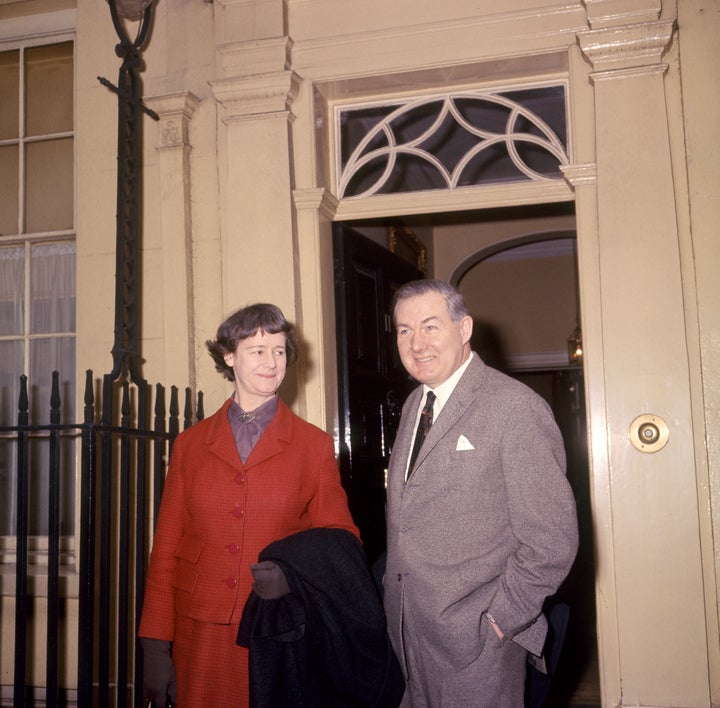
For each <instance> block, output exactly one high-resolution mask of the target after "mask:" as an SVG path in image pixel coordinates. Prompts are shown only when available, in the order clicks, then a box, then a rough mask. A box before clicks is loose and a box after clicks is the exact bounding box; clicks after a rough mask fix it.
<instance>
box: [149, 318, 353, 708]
mask: <svg viewBox="0 0 720 708" xmlns="http://www.w3.org/2000/svg"><path fill="white" fill-rule="evenodd" d="M207 346H208V349H209V351H210V355H211V356H212V358H213V360H214V361H215V364H216V367H217V369H218V371H220V372H221V373H222V374H223V375H224V376H225V377H226V378H228V379H229V380H230V381H233V382H234V383H235V391H234V393H233V395H232V397H231V398H229V399H228V400H227V401H226V402H225V404H224V405H223V406H222V407H221V408H220V410H218V411H217V412H216V413H215V414H214V415H213V416H211V417H210V418H207V419H205V420H203V421H200V422H199V423H197V424H195V425H194V426H192V427H191V428H188V429H187V430H185V431H184V432H183V433H181V434H180V435H179V436H178V438H177V440H176V441H175V444H174V446H173V452H172V457H171V460H170V468H169V471H168V475H167V481H166V484H165V489H164V491H163V496H162V502H161V505H160V513H159V516H158V521H157V528H156V532H155V538H154V542H153V549H152V553H151V556H150V567H149V570H148V577H147V584H146V589H145V600H144V606H143V612H142V618H141V622H140V629H139V632H138V634H139V636H140V637H141V638H142V645H143V650H144V672H145V681H144V692H145V697H146V698H149V699H150V700H151V702H152V703H153V705H155V706H165V705H166V700H167V697H168V696H169V697H170V699H171V700H172V702H173V703H174V704H176V705H177V706H178V708H215V707H217V708H221V707H222V706H226V705H233V706H247V705H248V693H249V688H248V656H247V649H245V648H243V647H240V646H238V645H237V644H236V641H235V640H236V637H237V632H238V625H239V622H240V617H241V615H242V611H243V607H244V605H245V601H246V600H247V598H248V596H249V594H250V591H251V589H253V588H255V590H256V592H258V593H259V594H261V595H262V596H267V595H268V593H270V595H269V596H272V595H271V593H272V592H275V589H276V588H277V586H280V587H283V585H284V577H283V575H282V571H280V570H279V568H277V566H275V567H273V564H270V565H269V567H268V565H267V562H266V563H263V564H260V565H259V566H258V564H257V558H258V553H259V552H260V551H261V550H262V549H263V548H264V547H265V546H267V545H268V544H269V543H272V542H273V541H277V540H279V539H282V538H285V537H287V536H289V535H291V534H294V533H297V532H299V531H305V530H307V529H310V528H319V527H327V528H340V529H347V530H349V531H351V532H352V533H354V534H355V535H356V536H357V535H358V531H357V528H356V527H355V525H354V523H353V520H352V517H351V515H350V512H349V510H348V506H347V499H346V496H345V492H344V491H343V488H342V486H341V485H340V476H339V474H338V469H337V465H336V462H335V454H334V447H333V442H332V438H331V437H330V436H329V435H328V434H327V433H325V432H323V431H322V430H320V429H319V428H317V427H315V426H314V425H311V424H310V423H307V422H306V421H304V420H302V419H301V418H299V417H298V416H296V415H295V414H294V413H292V412H291V411H290V409H289V408H288V407H287V406H286V405H285V404H284V403H283V402H282V401H281V400H280V399H279V398H278V397H277V390H278V387H279V386H280V383H281V382H282V380H283V378H284V376H285V371H286V367H287V366H289V365H291V364H293V363H294V362H295V360H296V357H297V347H296V338H295V331H294V329H293V327H292V325H291V324H290V323H288V322H287V320H286V319H285V317H284V316H283V314H282V312H281V311H280V310H279V309H278V308H277V307H276V306H274V305H267V304H256V305H250V306H248V307H245V308H243V309H241V310H239V311H238V312H236V313H234V314H233V315H231V316H230V317H229V318H228V319H227V320H225V322H223V323H222V324H221V325H220V327H219V328H218V331H217V337H216V339H215V340H214V341H208V342H207ZM253 576H255V577H253ZM175 680H177V685H175Z"/></svg>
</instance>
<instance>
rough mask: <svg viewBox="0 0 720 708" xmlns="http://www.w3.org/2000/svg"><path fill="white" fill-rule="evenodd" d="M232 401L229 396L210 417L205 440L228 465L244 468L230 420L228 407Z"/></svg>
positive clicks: (212, 451) (210, 448) (209, 449)
mask: <svg viewBox="0 0 720 708" xmlns="http://www.w3.org/2000/svg"><path fill="white" fill-rule="evenodd" d="M231 403H232V399H230V398H228V400H227V401H225V405H223V407H222V408H221V409H220V410H219V411H218V412H217V413H215V414H214V415H213V416H212V417H211V418H210V419H209V421H210V427H209V428H208V432H207V437H206V439H205V440H206V444H207V447H208V451H209V452H211V453H212V454H213V455H216V456H217V457H219V458H220V459H221V460H222V461H223V462H225V463H227V464H228V465H232V466H233V467H237V468H238V469H240V468H242V462H241V461H240V456H239V455H238V453H237V448H236V447H235V438H233V434H232V429H231V428H230V423H229V422H228V408H230V404H231Z"/></svg>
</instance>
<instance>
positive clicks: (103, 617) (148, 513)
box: [0, 371, 203, 708]
mask: <svg viewBox="0 0 720 708" xmlns="http://www.w3.org/2000/svg"><path fill="white" fill-rule="evenodd" d="M20 383H21V386H20V395H19V400H18V415H17V425H13V426H2V427H0V435H2V437H3V439H4V441H5V443H7V442H8V441H9V442H10V444H11V445H15V446H16V451H15V454H11V455H10V457H11V458H12V459H14V461H15V474H16V488H17V508H16V578H15V581H16V583H15V668H14V688H13V692H14V699H13V705H14V706H16V708H19V707H20V706H26V705H32V704H33V703H35V702H36V700H37V695H38V694H39V693H44V694H45V695H44V699H43V700H42V703H43V704H44V705H47V706H57V705H63V704H65V703H66V702H67V695H68V689H69V690H70V693H74V692H75V691H77V705H79V706H81V707H86V706H87V707H90V706H103V707H106V706H107V707H110V706H127V705H135V706H141V705H142V691H141V690H138V689H139V688H140V687H141V686H142V661H140V657H141V653H140V652H141V649H140V645H139V643H138V641H137V634H136V630H137V626H138V623H139V619H140V612H141V610H142V603H143V591H144V583H145V569H146V567H147V560H148V557H149V550H150V544H151V540H152V528H151V524H153V523H154V519H155V518H156V517H157V510H158V506H159V503H160V497H161V495H162V488H163V484H164V481H165V473H166V468H167V462H168V460H169V456H170V451H171V449H172V444H173V441H174V439H175V437H176V436H177V435H178V433H179V431H180V427H181V418H180V405H179V394H178V389H177V388H175V387H172V388H171V390H170V395H169V408H167V409H166V391H165V388H164V387H163V386H161V385H157V386H156V387H155V395H154V402H153V400H152V399H153V396H152V395H151V387H150V386H149V385H147V384H141V385H131V384H129V383H128V382H127V381H121V382H119V383H118V382H115V381H114V377H113V376H112V375H107V376H105V377H104V378H103V383H102V400H101V401H97V400H96V397H95V393H94V381H93V376H92V372H91V371H88V372H87V374H86V383H85V398H84V401H85V408H84V419H83V421H82V422H81V423H80V422H78V423H69V424H67V423H65V424H62V423H60V420H61V408H60V401H61V398H60V392H59V385H58V375H57V373H56V372H54V373H53V381H52V391H51V396H50V401H49V423H47V424H41V425H31V424H30V423H29V420H30V419H31V418H30V415H29V413H30V411H29V405H28V394H27V391H28V385H27V384H28V382H27V377H25V376H23V377H21V381H20ZM193 404H195V405H194V406H193ZM193 409H194V413H193ZM202 417H203V402H202V393H199V394H198V396H197V400H196V401H193V400H192V397H191V392H190V389H185V405H184V410H183V417H182V427H183V428H187V427H189V426H190V425H191V424H192V423H193V419H194V420H200V419H201V418H202ZM34 418H35V419H37V416H35V417H34ZM151 418H152V421H151ZM31 438H32V440H33V445H30V444H29V442H30V439H31ZM78 440H79V441H80V447H81V449H80V450H79V454H78V455H75V456H73V455H70V456H68V455H66V454H61V451H62V446H63V444H67V443H68V441H71V442H72V441H75V444H76V442H77V441H78ZM36 441H37V442H39V443H40V445H46V446H47V450H46V452H47V454H43V455H39V456H36V455H34V452H35V451H36V449H40V448H39V447H38V444H37V442H36ZM68 459H71V460H75V459H79V463H78V465H79V466H78V470H79V478H78V480H79V484H80V495H79V496H80V508H79V513H80V524H79V528H80V531H79V537H78V539H77V540H78V544H77V554H76V558H75V561H76V562H75V566H74V567H72V568H71V570H70V571H69V572H70V573H71V574H72V573H75V574H77V580H78V586H79V593H78V599H77V603H78V615H77V617H78V619H77V626H76V627H73V626H70V627H68V626H67V625H68V621H69V620H68V618H69V617H71V616H74V615H73V613H70V612H68V611H67V607H66V606H65V605H64V603H67V601H68V598H66V597H63V593H62V592H61V575H62V574H63V570H64V569H63V568H61V564H60V557H61V541H62V540H63V539H62V537H61V536H62V534H61V523H60V519H61V510H62V506H63V504H66V503H68V499H67V495H68V493H69V492H68V490H67V489H63V487H62V485H61V480H66V479H69V478H71V477H72V475H74V474H75V470H71V471H70V474H68V470H66V469H63V465H64V464H66V461H67V460H68ZM38 464H47V465H48V467H49V469H48V480H49V481H48V484H47V488H46V489H42V490H37V489H34V490H30V489H29V485H28V480H29V479H30V478H31V476H32V472H33V470H34V469H35V468H36V467H37V465H38ZM31 491H32V494H31ZM39 492H40V493H42V494H44V495H47V508H48V523H47V528H48V538H47V548H48V561H47V616H46V619H45V621H46V627H45V636H46V667H45V676H44V687H45V690H44V691H41V692H38V690H37V689H38V687H37V686H34V685H33V683H34V682H35V681H33V679H32V678H29V676H28V666H31V665H32V664H33V663H34V661H33V656H32V653H33V652H34V651H37V649H36V648H35V647H34V646H33V645H32V643H31V642H30V641H29V632H30V631H31V628H32V626H33V622H37V621H38V613H37V612H35V611H34V607H35V598H34V594H33V593H34V586H33V587H31V586H30V584H29V583H28V578H29V577H30V575H31V574H34V573H37V571H38V569H37V568H32V567H31V565H30V559H29V554H28V541H29V531H28V528H29V524H28V515H29V512H30V511H31V505H32V504H33V503H37V494H38V493H39ZM70 493H72V492H70ZM65 594H66V593H65ZM63 631H65V632H69V633H70V634H71V635H74V633H75V632H76V633H77V638H78V641H77V666H78V675H77V686H76V687H75V686H71V687H68V686H63V685H61V683H62V681H61V668H62V666H63V665H65V664H66V663H67V661H68V658H67V657H66V656H64V655H63V652H62V650H61V649H60V646H61V643H62V641H61V640H62V637H61V633H62V632H63Z"/></svg>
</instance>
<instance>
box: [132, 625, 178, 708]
mask: <svg viewBox="0 0 720 708" xmlns="http://www.w3.org/2000/svg"><path fill="white" fill-rule="evenodd" d="M140 642H141V644H142V648H143V698H145V699H146V700H149V701H150V703H151V705H152V706H153V708H166V707H167V705H168V698H169V699H170V701H171V702H172V704H175V703H177V684H176V683H175V666H174V665H173V662H172V657H171V656H170V647H171V646H172V645H171V643H170V642H169V641H167V640H165V639H148V638H147V637H141V639H140Z"/></svg>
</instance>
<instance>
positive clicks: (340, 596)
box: [237, 528, 405, 708]
mask: <svg viewBox="0 0 720 708" xmlns="http://www.w3.org/2000/svg"><path fill="white" fill-rule="evenodd" d="M259 560H261V561H264V560H272V561H274V562H275V563H277V564H278V565H279V566H280V567H281V568H282V570H283V572H284V573H285V577H286V579H287V581H288V585H289V587H290V593H289V594H288V595H285V596H284V597H282V598H280V599H278V600H262V599H261V598H260V597H259V596H258V595H256V594H255V593H251V594H250V597H249V598H248V601H247V603H246V605H245V609H244V611H243V616H242V620H241V622H240V630H239V632H238V637H237V643H238V644H240V645H241V646H245V647H248V648H249V650H250V706H251V708H395V707H396V706H397V705H398V704H399V703H400V700H401V698H402V694H403V691H404V686H405V682H404V679H403V677H402V673H401V671H400V667H399V664H398V661H397V658H396V657H395V654H394V653H393V650H392V647H391V646H390V642H389V639H388V636H387V631H386V624H385V613H384V611H383V607H382V601H381V599H380V594H379V591H378V589H377V587H376V585H375V582H374V580H373V577H372V575H371V573H370V569H369V567H368V564H367V559H366V557H365V553H364V551H363V548H362V546H361V544H360V542H359V541H358V540H357V539H356V538H355V536H353V535H352V534H351V533H350V532H348V531H345V530H344V529H327V528H318V529H310V530H308V531H303V532H300V533H297V534H293V535H292V536H288V537H287V538H284V539H282V540H280V541H276V542H274V543H271V544H270V545H269V546H267V547H266V548H265V549H264V550H263V551H262V552H261V553H260V556H259Z"/></svg>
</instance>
